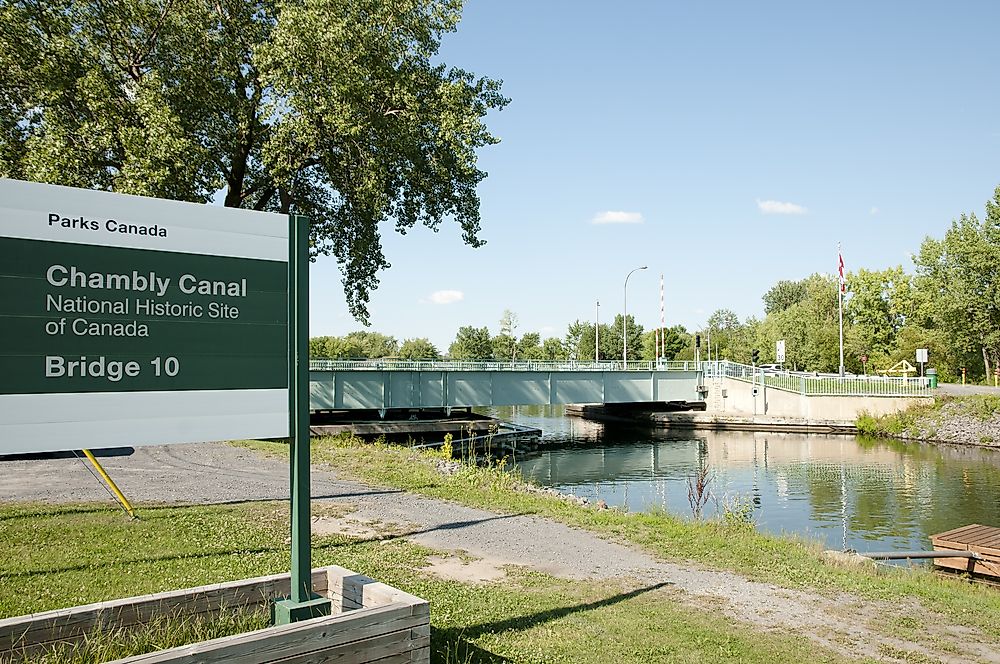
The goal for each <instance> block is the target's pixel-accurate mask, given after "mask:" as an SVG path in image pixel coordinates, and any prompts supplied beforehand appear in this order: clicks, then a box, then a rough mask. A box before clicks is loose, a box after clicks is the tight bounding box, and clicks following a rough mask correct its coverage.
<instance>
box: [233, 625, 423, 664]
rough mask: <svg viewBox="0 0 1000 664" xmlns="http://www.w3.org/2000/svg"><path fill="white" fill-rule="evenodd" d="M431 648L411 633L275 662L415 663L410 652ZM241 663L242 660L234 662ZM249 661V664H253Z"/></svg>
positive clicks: (304, 663) (283, 663)
mask: <svg viewBox="0 0 1000 664" xmlns="http://www.w3.org/2000/svg"><path fill="white" fill-rule="evenodd" d="M427 646H430V637H421V638H418V639H411V638H410V635H409V630H404V631H399V632H392V633H389V634H379V635H376V636H372V637H370V638H367V639H364V640H361V641H355V642H353V643H348V644H344V645H342V646H337V647H334V648H328V649H324V650H321V651H317V652H313V653H307V654H303V655H299V656H296V657H293V658H288V659H282V660H274V661H280V664H329V663H333V662H335V663H336V664H368V663H371V662H380V663H384V662H386V661H399V662H407V663H409V662H410V661H411V658H410V652H411V651H413V650H420V649H422V648H424V647H427ZM233 661H235V662H239V660H233ZM249 662H250V660H247V662H246V664H249ZM241 664H242V663H241Z"/></svg>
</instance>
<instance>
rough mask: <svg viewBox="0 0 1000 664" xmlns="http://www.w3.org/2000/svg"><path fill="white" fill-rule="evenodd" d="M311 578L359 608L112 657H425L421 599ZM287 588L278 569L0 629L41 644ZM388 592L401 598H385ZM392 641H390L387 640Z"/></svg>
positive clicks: (191, 660)
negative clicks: (369, 650) (266, 574)
mask: <svg viewBox="0 0 1000 664" xmlns="http://www.w3.org/2000/svg"><path fill="white" fill-rule="evenodd" d="M313 584H314V588H316V589H317V590H320V589H321V590H326V593H325V594H327V595H328V596H332V597H333V598H334V603H335V604H341V605H343V606H344V607H345V608H346V607H348V606H349V605H351V604H353V603H357V604H358V606H359V608H358V609H356V610H353V611H348V612H346V613H340V614H337V615H334V616H327V617H323V618H316V619H314V620H309V621H303V622H299V623H294V624H291V625H282V626H278V627H272V628H268V629H265V630H259V631H256V632H249V633H246V634H238V635H234V636H229V637H224V638H222V639H214V640H212V641H206V642H203V643H197V644H190V645H188V646H182V647H180V648H174V649H171V650H165V651H160V652H156V653H147V654H144V655H137V656H134V657H130V658H127V659H123V660H118V662H119V664H125V663H126V662H127V663H129V664H166V663H168V662H169V663H175V664H182V663H183V664H195V663H199V664H201V663H204V664H214V663H219V664H221V663H222V662H278V661H285V660H288V661H289V662H291V661H302V662H306V661H309V662H318V661H331V662H334V661H336V662H340V664H350V663H351V662H354V661H358V662H369V661H373V657H375V656H378V655H380V654H382V655H384V657H381V658H380V659H386V660H387V661H396V660H395V659H393V658H396V657H399V658H401V659H399V660H398V661H404V662H428V661H429V644H430V605H429V604H428V603H427V602H426V601H425V600H422V599H420V598H418V597H415V596H413V595H410V594H408V593H404V592H402V591H399V590H397V589H395V588H392V587H391V586H387V585H385V584H382V583H379V582H377V581H375V580H373V579H370V578H368V577H365V576H363V575H360V574H355V573H354V572H351V571H350V570H347V569H344V568H342V567H339V566H330V567H329V568H322V569H318V570H314V571H313ZM288 587H289V585H288V575H287V574H278V575H271V576H269V577H258V578H256V579H244V580H241V581H232V582H227V583H224V584H212V585H208V586H199V587H197V588H190V589H185V590H175V591H168V592H163V593H156V594H154V595H146V596H141V597H133V598H128V599H122V600H111V601H108V602H98V603H95V604H90V605H85V606H81V607H73V608H70V609H58V610H55V611H48V612H44V613H39V614H34V615H32V616H21V617H18V618H11V619H5V620H2V621H0V628H2V629H0V637H3V636H4V635H6V638H7V639H8V641H11V640H13V639H15V638H17V639H18V640H19V637H24V636H28V637H29V638H31V637H43V638H44V640H39V642H37V643H36V645H37V647H38V648H41V647H43V646H44V643H45V642H46V641H47V642H51V641H54V640H66V639H67V638H68V639H69V640H74V639H75V638H78V637H79V636H80V635H82V634H86V633H88V632H90V631H92V630H93V629H97V628H106V627H110V626H112V625H115V626H118V625H116V623H118V624H124V625H126V626H127V625H132V624H135V623H137V622H144V621H147V620H149V619H151V618H153V617H155V616H156V615H162V614H163V613H164V612H167V613H173V614H175V615H178V614H180V615H192V614H199V613H205V612H209V611H218V609H219V607H220V606H223V605H224V606H230V607H236V606H258V605H260V604H262V603H265V602H267V601H270V599H272V598H274V597H275V596H281V595H284V594H287V592H288ZM340 591H346V593H347V595H346V596H341V595H339V594H338V592H340ZM394 598H398V600H399V601H391V600H393V599H394ZM237 599H238V600H240V602H239V603H237V601H236V600H237ZM384 602H390V603H388V604H383V603H384ZM362 603H365V604H372V603H379V604H382V606H374V607H371V608H360V605H361V604H362ZM119 621H120V623H119ZM15 635H16V636H15ZM29 643H30V641H29ZM352 644H353V645H352ZM364 644H368V645H370V646H375V647H382V648H384V649H383V650H376V651H375V652H373V653H367V654H359V653H358V652H357V651H358V650H359V648H360V649H361V650H365V649H366V648H367V646H365V645H364ZM379 644H381V645H379ZM390 644H394V645H392V646H391V647H390ZM327 651H329V652H330V653H331V654H330V656H329V657H328V656H326V655H324V656H323V657H322V658H317V654H318V653H323V652H327ZM338 652H339V653H340V654H339V655H337V653H338ZM411 652H418V655H417V656H416V658H414V657H412V656H411V655H410V653H411Z"/></svg>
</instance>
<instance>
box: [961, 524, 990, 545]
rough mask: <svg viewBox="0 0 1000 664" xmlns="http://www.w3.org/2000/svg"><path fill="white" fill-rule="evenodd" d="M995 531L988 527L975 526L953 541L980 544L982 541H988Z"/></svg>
mask: <svg viewBox="0 0 1000 664" xmlns="http://www.w3.org/2000/svg"><path fill="white" fill-rule="evenodd" d="M995 534H996V533H995V529H994V528H992V527H990V526H977V527H975V528H973V529H971V530H967V531H965V532H963V533H962V534H961V535H959V536H958V537H955V538H954V539H955V540H956V541H959V542H962V543H963V544H973V543H976V542H980V541H982V540H983V539H988V538H989V537H991V536H992V535H995Z"/></svg>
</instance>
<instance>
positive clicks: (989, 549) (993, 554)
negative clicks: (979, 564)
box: [969, 544, 1000, 560]
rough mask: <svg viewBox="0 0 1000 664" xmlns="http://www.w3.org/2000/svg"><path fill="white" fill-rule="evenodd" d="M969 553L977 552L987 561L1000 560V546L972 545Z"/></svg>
mask: <svg viewBox="0 0 1000 664" xmlns="http://www.w3.org/2000/svg"><path fill="white" fill-rule="evenodd" d="M969 551H975V552H976V553H978V554H980V555H981V556H983V557H984V558H986V559H992V558H996V559H997V560H1000V547H998V546H992V545H990V546H984V545H981V544H970V545H969Z"/></svg>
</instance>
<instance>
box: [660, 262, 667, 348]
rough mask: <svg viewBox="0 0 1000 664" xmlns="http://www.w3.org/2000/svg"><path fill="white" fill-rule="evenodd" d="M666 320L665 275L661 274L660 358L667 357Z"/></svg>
mask: <svg viewBox="0 0 1000 664" xmlns="http://www.w3.org/2000/svg"><path fill="white" fill-rule="evenodd" d="M666 354H667V340H666V319H665V318H664V317H663V273H662V272H661V273H660V357H666Z"/></svg>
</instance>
